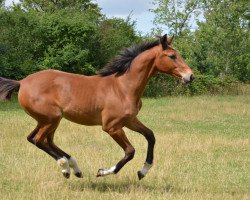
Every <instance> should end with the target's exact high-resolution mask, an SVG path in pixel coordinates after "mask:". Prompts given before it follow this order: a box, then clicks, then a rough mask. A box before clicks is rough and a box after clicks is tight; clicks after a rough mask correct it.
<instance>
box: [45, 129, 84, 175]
mask: <svg viewBox="0 0 250 200" xmlns="http://www.w3.org/2000/svg"><path fill="white" fill-rule="evenodd" d="M54 133H55V131H54V132H53V133H52V134H50V135H49V136H48V138H47V141H48V144H49V146H50V147H51V148H52V149H54V150H55V151H57V152H58V153H59V154H60V155H61V156H62V157H61V158H60V159H59V160H57V162H58V164H59V165H60V163H61V162H62V163H63V164H64V163H65V160H66V159H67V160H68V164H69V167H70V168H72V169H73V171H74V175H75V176H76V177H78V178H82V177H83V175H82V172H81V170H80V168H79V167H78V164H77V161H76V159H75V158H74V157H72V156H70V155H68V154H67V153H65V152H64V151H63V150H62V149H60V148H59V147H58V146H56V145H55V143H54ZM63 174H64V173H63ZM66 178H67V177H66Z"/></svg>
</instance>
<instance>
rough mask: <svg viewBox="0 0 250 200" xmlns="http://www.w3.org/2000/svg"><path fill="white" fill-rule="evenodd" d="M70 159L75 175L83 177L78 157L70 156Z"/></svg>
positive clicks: (70, 165)
mask: <svg viewBox="0 0 250 200" xmlns="http://www.w3.org/2000/svg"><path fill="white" fill-rule="evenodd" d="M68 161H69V167H71V168H72V169H73V170H74V174H75V176H76V177H78V178H82V177H83V174H82V172H81V170H80V169H79V167H78V165H77V161H76V159H75V158H74V157H70V158H69V160H68Z"/></svg>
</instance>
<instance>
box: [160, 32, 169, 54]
mask: <svg viewBox="0 0 250 200" xmlns="http://www.w3.org/2000/svg"><path fill="white" fill-rule="evenodd" d="M167 37H168V36H167V34H165V35H163V36H162V37H161V38H160V42H161V46H162V48H163V50H166V49H167V48H168V38H167Z"/></svg>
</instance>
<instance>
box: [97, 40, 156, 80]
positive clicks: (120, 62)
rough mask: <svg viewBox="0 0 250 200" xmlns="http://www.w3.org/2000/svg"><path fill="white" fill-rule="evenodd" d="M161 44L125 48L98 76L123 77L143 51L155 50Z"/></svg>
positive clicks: (145, 44)
mask: <svg viewBox="0 0 250 200" xmlns="http://www.w3.org/2000/svg"><path fill="white" fill-rule="evenodd" d="M159 44H160V41H159V40H155V41H152V42H144V43H142V44H139V45H134V46H132V47H129V48H125V49H123V50H121V51H120V53H119V54H118V55H117V56H116V57H115V58H114V59H113V60H111V61H110V62H109V63H108V64H107V65H106V66H105V67H104V68H102V69H101V70H100V71H99V72H98V74H99V75H101V76H109V75H111V74H116V75H118V76H119V75H122V74H124V73H125V72H126V71H127V70H129V68H130V65H131V62H132V61H133V60H134V58H135V57H136V56H138V55H139V54H140V53H142V52H143V51H146V50H148V49H151V48H153V47H154V46H157V45H159Z"/></svg>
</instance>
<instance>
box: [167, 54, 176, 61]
mask: <svg viewBox="0 0 250 200" xmlns="http://www.w3.org/2000/svg"><path fill="white" fill-rule="evenodd" d="M168 57H169V58H171V59H172V60H175V59H176V56H175V55H174V54H173V55H169V56H168Z"/></svg>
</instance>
